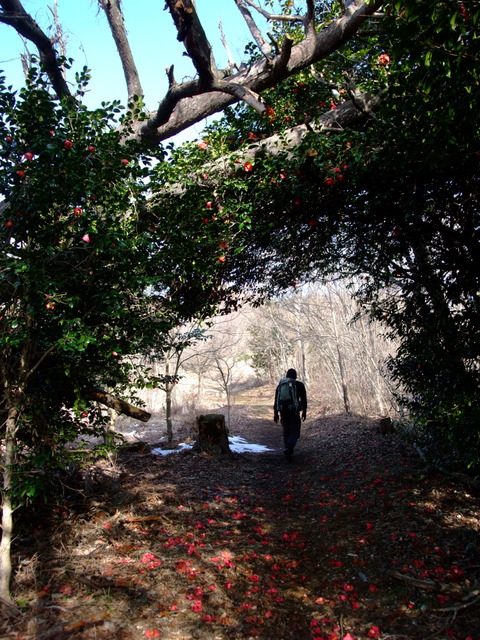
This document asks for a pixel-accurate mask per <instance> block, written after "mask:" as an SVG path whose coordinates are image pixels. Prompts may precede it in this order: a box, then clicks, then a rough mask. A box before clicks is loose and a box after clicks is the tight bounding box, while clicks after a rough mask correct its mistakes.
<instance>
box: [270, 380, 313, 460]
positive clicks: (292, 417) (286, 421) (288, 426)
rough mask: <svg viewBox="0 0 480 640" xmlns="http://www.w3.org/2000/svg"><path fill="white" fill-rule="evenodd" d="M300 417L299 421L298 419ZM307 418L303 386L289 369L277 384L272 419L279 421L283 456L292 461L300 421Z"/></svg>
mask: <svg viewBox="0 0 480 640" xmlns="http://www.w3.org/2000/svg"><path fill="white" fill-rule="evenodd" d="M300 416H301V419H300ZM306 417H307V391H306V389H305V385H304V384H303V382H300V380H297V372H296V371H295V369H289V370H288V371H287V373H286V375H285V378H282V379H281V380H280V382H279V383H278V386H277V389H276V391H275V404H274V406H273V419H274V421H275V422H277V423H278V421H279V420H280V422H281V425H282V428H283V444H284V447H285V448H284V454H285V457H286V458H287V460H288V461H289V462H290V461H291V460H292V455H293V450H294V448H295V445H296V444H297V440H298V438H299V437H300V426H301V420H303V421H305V419H306Z"/></svg>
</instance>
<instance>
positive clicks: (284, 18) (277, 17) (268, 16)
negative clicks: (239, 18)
mask: <svg viewBox="0 0 480 640" xmlns="http://www.w3.org/2000/svg"><path fill="white" fill-rule="evenodd" d="M310 1H311V0H309V2H310ZM235 2H237V0H235ZM243 2H245V4H248V6H249V7H252V9H255V11H258V13H259V14H260V15H262V16H263V17H264V18H265V20H268V21H269V22H304V20H305V18H303V17H302V16H298V15H293V16H292V15H287V14H278V13H269V12H268V11H266V9H263V8H262V7H260V6H259V5H258V4H256V3H255V2H253V1H252V0H243ZM237 4H238V3H237Z"/></svg>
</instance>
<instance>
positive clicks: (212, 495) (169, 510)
mask: <svg viewBox="0 0 480 640" xmlns="http://www.w3.org/2000/svg"><path fill="white" fill-rule="evenodd" d="M268 398H269V396H268V394H265V397H259V398H256V396H253V397H252V396H249V397H247V399H246V400H245V404H238V405H237V406H236V407H235V409H234V413H233V420H232V426H231V431H232V434H234V435H240V436H242V437H244V438H245V439H246V440H248V441H249V442H255V443H258V444H264V445H266V446H269V447H270V448H272V449H273V451H271V452H267V453H261V454H253V453H244V454H233V455H232V456H231V457H226V458H221V459H213V458H210V457H207V456H204V455H195V454H192V453H190V452H183V453H178V454H175V455H169V456H166V457H162V456H153V455H151V453H150V451H149V449H148V448H145V449H141V450H139V451H136V452H133V451H128V452H125V453H123V454H121V455H120V456H119V458H118V460H117V461H116V463H115V465H110V466H109V465H107V464H106V463H102V464H99V465H98V466H97V469H96V474H97V475H96V476H95V474H94V473H90V477H89V486H88V487H86V486H85V485H84V487H83V491H84V492H85V491H86V493H87V495H85V497H83V496H82V495H81V494H78V493H77V492H71V494H70V495H69V497H68V499H66V501H65V503H64V504H63V505H62V506H61V508H59V509H58V510H56V511H55V513H54V516H53V518H52V519H51V520H50V521H49V522H45V521H38V522H37V523H36V525H35V527H36V528H35V536H34V537H32V536H30V537H29V536H28V535H25V536H24V538H26V540H25V539H24V542H23V546H22V548H21V549H20V547H19V556H18V557H17V560H18V561H20V565H19V566H18V567H17V579H16V585H15V588H16V595H17V597H18V598H19V606H20V608H21V612H20V611H19V612H18V613H17V614H16V615H13V616H12V617H11V618H10V619H9V620H7V619H4V621H3V626H4V630H3V636H2V638H3V637H5V638H17V637H18V638H24V639H30V638H32V639H33V638H35V639H36V640H47V639H63V638H69V639H87V638H97V639H103V638H105V639H107V638H108V639H111V638H117V639H125V640H130V639H132V640H133V639H134V638H135V639H140V638H145V637H147V638H152V637H159V638H164V639H166V640H177V639H185V640H186V639H191V638H195V639H198V640H212V639H218V640H227V639H228V640H243V639H246V638H258V639H260V640H281V639H284V640H287V639H295V640H309V639H311V638H317V639H323V640H327V639H328V640H344V639H345V640H352V639H354V640H366V639H368V638H374V637H377V638H381V639H383V640H387V639H388V640H392V639H398V640H400V639H402V640H405V639H407V640H408V639H411V640H426V639H427V638H430V637H432V638H436V639H438V640H446V639H447V638H449V639H451V638H454V639H456V640H466V639H467V638H471V639H473V640H480V631H479V630H480V616H479V613H478V612H479V611H480V606H479V605H478V603H479V601H480V591H479V589H480V558H479V542H480V540H479V530H480V517H479V504H478V498H474V497H472V496H471V495H469V494H468V493H466V492H465V490H464V488H463V487H460V486H456V485H452V484H451V483H450V481H448V480H447V479H445V478H443V477H440V476H437V475H431V474H426V473H424V472H423V471H422V465H421V461H420V460H419V459H418V457H417V456H416V454H415V452H414V451H413V450H412V449H411V448H410V447H409V446H408V445H406V444H404V443H403V442H402V440H401V439H400V437H399V436H398V435H396V434H390V435H381V434H379V433H378V431H377V421H373V420H370V419H366V418H359V417H349V416H325V417H323V416H321V415H320V413H319V411H317V414H315V409H314V411H313V412H311V414H310V420H309V421H307V422H306V423H305V424H304V426H303V428H302V436H301V439H300V441H299V443H298V446H297V450H296V454H295V459H294V462H293V463H288V462H287V461H286V460H285V459H284V458H283V453H282V443H281V430H280V427H278V426H276V425H275V424H274V423H273V421H272V420H271V409H270V408H269V401H268ZM254 399H257V400H258V403H256V404H255V403H254V402H253V400H254ZM16 634H19V635H18V636H17V635H16Z"/></svg>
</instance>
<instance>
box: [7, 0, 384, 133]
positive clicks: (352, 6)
mask: <svg viewBox="0 0 480 640" xmlns="http://www.w3.org/2000/svg"><path fill="white" fill-rule="evenodd" d="M235 2H236V3H237V6H238V7H239V8H240V6H243V8H244V9H245V10H247V11H248V9H247V5H248V6H250V7H252V8H255V10H257V11H260V13H262V11H263V10H261V8H260V7H258V5H256V4H255V2H254V1H253V0H235ZM99 3H100V6H101V7H102V8H103V9H104V10H105V11H106V15H107V18H109V24H110V27H111V30H112V34H113V35H114V38H115V39H116V43H117V49H118V50H119V55H120V57H121V58H122V64H123V65H124V72H125V77H126V80H127V88H128V93H129V98H130V97H131V96H132V95H134V94H139V95H141V93H142V89H141V85H140V80H139V77H138V73H137V71H136V67H135V64H134V62H133V57H132V55H131V51H130V47H129V45H128V39H127V37H126V32H125V25H124V22H123V15H122V13H121V10H120V0H99ZM380 5H381V1H380V0H373V1H372V2H362V0H351V1H349V2H345V12H344V13H343V15H341V16H339V17H338V18H337V19H336V20H333V21H332V22H331V23H330V24H329V25H328V26H326V27H325V28H323V29H321V30H320V31H319V32H318V33H315V32H314V25H313V7H314V2H313V0H307V13H306V15H305V16H303V17H302V16H275V15H273V14H268V12H264V14H263V15H265V13H267V16H266V17H267V19H271V20H289V21H291V20H295V21H299V20H300V21H303V23H304V24H305V29H306V31H307V36H306V37H305V38H304V40H303V41H302V42H299V43H297V44H295V45H292V44H291V43H290V42H289V41H288V40H287V41H286V42H284V43H283V46H282V49H281V51H280V52H278V53H277V52H276V55H275V56H272V53H271V51H272V46H271V45H270V44H266V43H265V41H264V39H263V38H262V39H261V40H259V46H260V45H261V48H262V47H263V51H264V54H267V51H268V52H269V53H268V57H266V55H264V57H262V58H260V59H259V60H257V61H256V62H255V63H254V64H252V66H251V67H249V68H243V69H241V70H240V71H238V72H236V73H234V74H231V75H229V76H227V77H224V78H223V79H222V74H221V72H220V71H219V70H218V69H217V66H216V64H215V60H214V57H213V54H212V48H211V46H210V43H209V42H208V40H207V38H206V35H205V32H204V30H203V28H202V25H201V24H200V20H199V18H198V16H197V12H196V10H195V6H194V2H193V0H167V6H168V8H169V9H170V13H171V15H172V17H173V20H174V23H175V26H176V28H177V33H178V39H179V40H181V41H182V42H183V43H184V45H185V48H186V50H187V53H188V55H189V56H190V58H191V60H192V62H193V64H194V66H195V68H196V70H197V73H198V79H197V80H193V81H188V82H186V83H182V84H180V85H177V84H176V83H175V82H174V81H173V72H172V73H171V74H170V86H169V89H168V91H167V94H166V95H165V97H164V99H163V100H162V101H161V102H160V104H159V107H158V109H157V110H156V111H154V112H151V113H150V114H149V117H148V119H147V120H146V121H145V120H144V119H142V120H139V121H138V122H136V123H135V124H134V125H133V127H132V129H133V130H130V131H129V132H128V133H126V134H125V137H126V138H128V139H133V140H137V141H139V142H140V141H141V140H142V139H144V140H147V141H148V142H149V143H150V144H157V143H159V142H161V141H162V140H166V139H167V138H171V137H172V136H174V135H176V134H177V133H179V132H180V131H183V130H185V129H187V128H188V127H190V126H191V125H193V124H196V123H197V122H200V121H202V120H203V119H204V118H206V117H208V116H211V115H213V114H215V113H218V112H221V111H223V110H224V109H225V108H226V107H228V106H230V105H231V104H234V103H235V102H238V101H239V100H244V101H246V102H247V103H248V104H250V105H252V106H253V107H254V108H256V109H257V110H259V109H261V106H260V105H261V103H260V101H257V99H256V96H257V95H259V94H261V93H262V91H264V90H265V89H268V88H270V87H272V86H275V85H276V84H278V83H279V82H281V81H282V80H284V79H286V78H288V77H290V76H292V75H295V74H296V73H298V72H299V71H301V70H302V69H305V68H307V67H309V66H310V65H311V64H313V63H315V62H318V61H319V60H322V59H324V58H326V57H328V55H330V54H331V53H332V52H333V51H335V50H337V49H338V48H339V47H340V46H342V45H343V44H344V43H345V42H346V41H348V40H349V39H350V38H351V37H352V36H353V35H354V34H355V33H356V32H357V31H358V29H359V28H360V26H361V25H362V24H363V23H364V21H365V20H366V19H367V18H368V17H370V16H371V15H373V14H374V13H375V12H376V10H377V9H378V8H379V6H380ZM0 7H1V8H2V9H3V13H0V21H2V22H4V23H5V24H9V25H11V26H13V27H14V28H15V29H16V30H17V32H18V33H19V34H20V35H22V36H24V37H26V38H27V39H29V40H31V41H32V42H33V43H34V44H35V45H36V46H37V48H38V50H39V52H40V56H41V59H42V63H43V65H44V66H45V69H46V71H47V73H48V75H49V77H50V81H51V83H52V86H53V88H54V90H55V92H56V93H57V95H59V96H65V95H69V90H68V86H67V84H66V81H65V79H64V78H63V75H62V72H61V64H60V60H59V58H58V57H57V54H56V52H55V49H54V47H53V45H52V43H51V41H50V40H49V38H48V37H47V36H46V35H45V34H44V33H43V31H42V30H41V29H40V28H39V27H38V25H37V24H36V23H35V21H34V20H33V19H32V18H31V16H30V15H29V14H28V13H26V11H25V10H24V8H23V6H22V4H21V2H20V0H0ZM252 22H253V18H252ZM220 80H222V82H223V83H225V84H216V83H217V82H218V81H220ZM240 88H241V89H240ZM340 126H342V125H340Z"/></svg>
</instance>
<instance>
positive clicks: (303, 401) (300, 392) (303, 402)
mask: <svg viewBox="0 0 480 640" xmlns="http://www.w3.org/2000/svg"><path fill="white" fill-rule="evenodd" d="M294 382H295V385H296V387H297V398H298V410H299V411H301V412H302V413H303V414H305V415H306V414H307V390H306V389H305V385H304V384H303V382H300V380H294ZM279 390H280V385H278V387H277V388H276V390H275V401H274V404H273V410H274V411H276V410H277V396H278V392H279Z"/></svg>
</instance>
